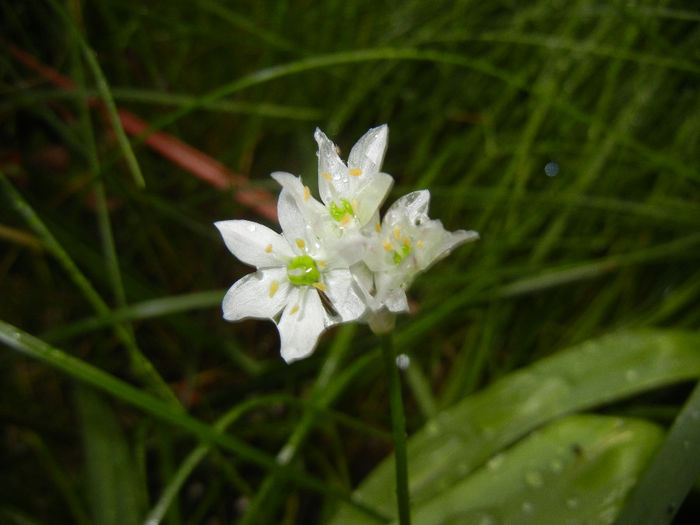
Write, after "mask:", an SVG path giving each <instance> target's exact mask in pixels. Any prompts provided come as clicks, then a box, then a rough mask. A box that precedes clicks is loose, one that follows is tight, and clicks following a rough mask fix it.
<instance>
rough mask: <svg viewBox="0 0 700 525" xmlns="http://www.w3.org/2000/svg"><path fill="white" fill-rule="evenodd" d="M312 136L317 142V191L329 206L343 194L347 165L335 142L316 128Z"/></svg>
mask: <svg viewBox="0 0 700 525" xmlns="http://www.w3.org/2000/svg"><path fill="white" fill-rule="evenodd" d="M314 138H315V139H316V142H317V143H318V191H319V193H320V194H321V200H322V201H323V202H324V204H326V205H327V206H330V204H331V202H333V201H334V200H337V199H338V195H344V194H345V192H344V189H345V187H346V186H347V184H348V182H349V181H348V179H349V176H348V175H347V167H346V166H345V163H344V162H343V161H342V160H340V157H339V156H338V153H337V152H336V150H335V144H333V142H332V141H331V140H330V139H329V138H328V137H326V135H325V133H323V131H321V130H320V129H318V128H316V132H315V133H314ZM329 179H330V180H329Z"/></svg>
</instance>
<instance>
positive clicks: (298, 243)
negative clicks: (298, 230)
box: [296, 239, 306, 250]
mask: <svg viewBox="0 0 700 525" xmlns="http://www.w3.org/2000/svg"><path fill="white" fill-rule="evenodd" d="M296 243H297V246H298V247H299V248H300V249H302V250H303V249H304V246H306V244H305V243H304V241H303V240H301V239H297V240H296Z"/></svg>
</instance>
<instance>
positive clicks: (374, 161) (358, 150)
mask: <svg viewBox="0 0 700 525" xmlns="http://www.w3.org/2000/svg"><path fill="white" fill-rule="evenodd" d="M388 136H389V126H387V125H386V124H383V125H381V126H378V127H376V128H372V129H370V130H369V131H368V132H367V133H365V134H364V135H362V136H361V137H360V140H358V141H357V142H356V143H355V145H354V146H353V147H352V150H350V156H349V157H348V167H349V168H360V169H361V170H362V171H363V172H365V173H376V172H378V171H379V170H380V169H381V166H382V162H383V161H384V154H385V153H386V146H387V138H388Z"/></svg>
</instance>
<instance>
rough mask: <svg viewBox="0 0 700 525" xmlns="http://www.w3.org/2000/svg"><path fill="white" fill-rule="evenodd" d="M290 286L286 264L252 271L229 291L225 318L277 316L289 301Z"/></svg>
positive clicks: (224, 305)
mask: <svg viewBox="0 0 700 525" xmlns="http://www.w3.org/2000/svg"><path fill="white" fill-rule="evenodd" d="M290 286H291V285H290V284H289V281H288V280H287V275H286V269H285V268H270V269H268V270H261V271H258V272H255V273H250V274H248V275H246V276H245V277H243V278H241V279H239V280H238V281H236V282H235V283H234V285H233V286H231V288H229V290H228V292H226V295H225V296H224V300H223V302H222V304H221V307H222V310H223V312H224V319H226V320H227V321H238V320H240V319H244V318H246V317H256V318H261V319H274V318H275V317H276V316H277V315H278V314H279V313H280V312H281V311H282V308H284V305H285V304H287V296H288V295H289V290H290Z"/></svg>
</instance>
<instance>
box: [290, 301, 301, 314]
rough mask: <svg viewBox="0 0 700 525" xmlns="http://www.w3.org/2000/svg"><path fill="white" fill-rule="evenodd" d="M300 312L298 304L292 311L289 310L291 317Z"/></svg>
mask: <svg viewBox="0 0 700 525" xmlns="http://www.w3.org/2000/svg"><path fill="white" fill-rule="evenodd" d="M298 311H299V305H298V304H295V305H294V306H292V309H291V310H289V315H294V314H295V313H297V312H298Z"/></svg>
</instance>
